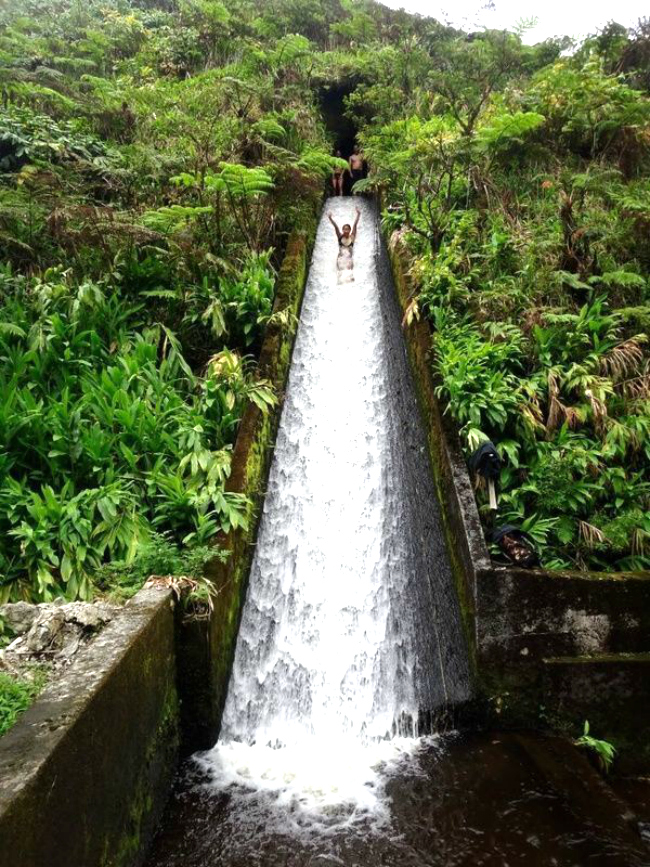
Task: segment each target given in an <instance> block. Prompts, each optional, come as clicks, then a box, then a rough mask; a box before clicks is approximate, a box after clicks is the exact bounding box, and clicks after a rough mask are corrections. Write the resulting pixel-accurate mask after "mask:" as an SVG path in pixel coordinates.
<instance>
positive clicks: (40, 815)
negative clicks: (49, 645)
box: [0, 589, 179, 867]
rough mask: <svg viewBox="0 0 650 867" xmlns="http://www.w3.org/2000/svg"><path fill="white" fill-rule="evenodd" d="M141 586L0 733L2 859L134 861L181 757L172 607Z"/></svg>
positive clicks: (28, 866)
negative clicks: (32, 702) (100, 631)
mask: <svg viewBox="0 0 650 867" xmlns="http://www.w3.org/2000/svg"><path fill="white" fill-rule="evenodd" d="M172 607H173V602H172V598H171V594H170V593H169V591H163V590H156V589H145V590H141V591H140V592H139V593H138V594H137V595H136V596H135V597H134V599H133V600H131V602H129V604H128V605H127V606H125V608H124V610H123V611H122V612H121V613H120V614H119V615H118V616H117V617H116V618H115V620H113V621H112V622H111V623H110V624H109V625H108V626H107V627H106V628H105V629H104V630H103V631H102V633H101V634H100V635H99V636H98V637H97V638H96V639H95V641H94V642H93V644H92V645H91V646H90V647H89V648H88V650H87V651H85V652H84V653H83V654H82V655H81V656H80V657H79V658H78V659H76V660H75V662H74V663H73V664H72V666H71V667H70V669H69V670H68V671H67V672H66V673H65V674H64V675H63V676H62V677H61V678H60V679H59V680H57V681H56V682H55V683H53V684H52V686H50V687H48V688H47V689H45V691H44V692H43V693H42V694H41V696H40V697H39V698H38V700H37V701H36V702H35V703H34V704H33V705H32V707H31V708H30V709H29V710H28V711H27V712H26V713H25V714H24V716H23V717H22V718H21V719H20V720H19V721H18V722H17V723H16V725H15V726H14V727H13V728H12V729H11V730H10V731H9V732H8V733H7V734H6V735H5V736H4V737H3V738H1V739H0V784H1V788H0V862H1V863H2V864H6V865H11V867H126V865H134V864H137V863H139V862H140V861H141V860H142V858H143V856H144V852H145V850H146V847H147V845H148V843H149V842H150V840H151V838H152V837H153V834H154V831H155V829H156V826H157V824H158V822H159V820H160V817H161V815H162V811H163V808H164V806H165V803H166V801H167V798H168V794H169V791H170V788H171V782H172V779H173V775H174V772H175V769H176V764H177V756H178V720H179V711H178V700H177V694H176V684H175V651H174V613H173V610H172Z"/></svg>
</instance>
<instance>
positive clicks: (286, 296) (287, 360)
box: [178, 214, 317, 753]
mask: <svg viewBox="0 0 650 867" xmlns="http://www.w3.org/2000/svg"><path fill="white" fill-rule="evenodd" d="M316 226H317V215H316V214H314V215H313V217H312V218H311V219H310V220H309V221H308V222H307V224H306V225H305V226H304V227H303V229H302V230H301V231H296V232H294V233H293V234H292V235H291V237H290V238H289V242H288V244H287V250H286V253H285V257H284V260H283V263H282V266H281V268H280V272H279V274H278V279H277V284H276V296H275V303H274V307H273V313H274V314H280V313H284V312H285V311H286V313H287V314H288V315H287V316H285V317H282V318H279V317H274V319H272V321H271V323H270V324H269V327H268V328H267V331H266V335H265V337H264V342H263V344H262V349H261V353H260V359H259V366H258V374H259V376H260V378H265V379H268V380H270V381H271V383H272V384H273V387H274V389H275V392H276V394H277V396H278V405H277V406H276V407H275V408H274V409H273V410H272V411H271V412H268V413H267V414H263V413H262V412H261V411H260V410H259V409H258V408H257V406H255V405H254V404H253V403H252V402H251V403H250V404H249V405H248V406H247V408H246V410H245V412H244V415H243V418H242V420H241V424H240V426H239V432H238V434H237V441H236V443H235V448H234V452H233V458H232V470H231V475H230V478H229V480H228V485H227V489H228V490H229V491H233V492H236V493H242V494H246V496H247V497H249V498H250V500H251V501H252V504H253V516H252V519H251V521H250V524H249V527H248V529H247V530H236V531H235V532H232V533H229V534H228V535H224V536H221V537H220V538H219V539H218V540H217V542H218V545H219V547H220V548H221V549H222V550H226V551H228V552H229V557H228V559H227V560H226V561H225V562H222V561H221V560H220V559H219V558H215V560H214V561H213V562H212V563H210V564H209V565H208V569H207V577H208V578H209V579H210V580H211V581H213V582H214V585H215V588H216V592H217V595H216V598H215V600H214V602H215V604H214V610H213V611H212V613H211V615H210V617H209V619H207V620H203V621H194V622H191V621H190V622H181V623H179V629H178V670H179V678H178V685H179V692H180V696H181V721H182V733H183V737H182V749H183V752H184V753H191V752H194V751H195V750H201V749H208V748H209V747H211V746H212V745H213V744H214V743H215V741H216V739H217V737H218V735H219V727H220V725H221V716H222V713H223V707H224V704H225V700H226V691H227V688H228V680H229V678H230V671H231V669H232V662H233V657H234V652H235V644H236V640H237V632H238V630H239V622H240V618H241V611H242V606H243V601H244V598H245V596H246V589H247V583H248V574H249V572H250V566H251V561H252V556H253V550H254V545H255V539H256V536H257V527H258V522H259V516H260V514H261V506H262V502H263V499H264V490H265V487H266V481H267V479H268V473H269V469H270V464H271V456H272V453H273V445H274V443H275V436H276V433H277V427H278V423H279V419H280V414H281V410H282V403H283V397H284V388H285V385H286V380H287V376H288V373H289V366H290V364H291V355H292V351H293V344H294V340H295V336H296V332H297V327H298V317H299V315H300V308H301V304H302V298H303V294H304V290H305V284H306V281H307V274H308V270H309V262H310V257H311V250H312V246H313V242H314V238H315V235H316Z"/></svg>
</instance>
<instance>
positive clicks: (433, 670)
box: [200, 198, 466, 815]
mask: <svg viewBox="0 0 650 867" xmlns="http://www.w3.org/2000/svg"><path fill="white" fill-rule="evenodd" d="M357 204H358V205H359V207H360V208H361V210H362V215H361V221H360V225H359V231H358V236H357V241H356V243H355V247H354V271H353V274H354V280H353V281H352V282H350V281H349V280H345V281H341V279H340V275H338V274H337V269H336V259H337V240H336V236H335V233H334V230H333V228H332V227H331V225H330V224H329V222H328V221H327V219H326V215H325V214H324V215H323V218H322V219H321V223H320V227H319V231H318V236H317V240H316V245H315V250H314V256H313V261H312V266H311V270H310V276H309V281H308V284H307V289H306V294H305V300H304V304H303V309H302V314H301V321H300V326H299V330H298V336H297V340H296V346H295V349H294V355H293V361H292V367H291V372H290V377H289V383H288V389H287V395H286V401H285V405H284V409H283V413H282V418H281V423H280V429H279V434H278V439H277V444H276V449H275V455H274V460H273V465H272V468H271V474H270V479H269V485H268V493H267V496H266V500H265V504H264V511H263V515H262V520H261V525H260V530H259V535H258V541H257V548H256V552H255V557H254V562H253V567H252V572H251V577H250V584H249V589H248V597H247V600H246V605H245V609H244V614H243V620H242V624H241V629H240V633H239V638H238V644H237V650H236V655H235V662H234V669H233V673H232V677H231V681H230V686H229V692H228V698H227V703H226V708H225V713H224V719H223V726H222V731H221V736H220V740H219V742H218V743H217V745H216V746H215V748H214V749H213V750H212V751H210V752H209V753H207V754H205V755H204V756H202V757H201V759H200V762H201V764H202V765H203V766H204V767H206V768H207V769H208V770H209V771H210V775H211V779H212V781H213V785H216V786H217V787H219V788H226V787H231V789H230V790H231V791H232V792H234V793H235V794H236V793H237V792H239V793H240V795H242V797H243V794H244V793H246V792H248V793H251V792H253V793H256V794H260V793H265V794H266V795H268V797H269V798H270V800H271V801H273V802H275V803H276V804H278V805H284V806H291V808H292V809H296V808H302V809H303V810H305V811H311V812H312V813H313V812H318V811H321V812H322V811H325V812H327V811H328V810H331V808H332V807H333V806H337V805H348V806H349V805H352V808H353V812H354V814H355V815H359V814H368V813H372V812H375V813H377V814H378V813H381V812H382V810H383V808H384V806H385V804H384V802H383V799H382V792H383V788H382V787H383V783H382V779H384V775H383V772H382V769H383V770H384V771H385V769H386V767H387V763H388V766H390V764H391V763H393V764H394V763H395V761H398V760H399V759H400V756H402V755H403V754H404V752H406V753H408V752H410V750H411V749H412V748H413V746H414V744H415V741H414V739H413V736H414V735H415V734H417V721H418V714H419V712H420V711H422V710H423V709H424V710H431V709H432V708H434V707H436V706H440V705H443V704H445V703H446V702H447V701H448V700H449V699H450V698H453V699H457V698H458V697H459V693H458V689H457V690H456V692H455V693H454V694H453V695H452V696H451V697H450V695H449V684H448V683H447V681H448V679H449V666H450V662H449V660H450V659H451V668H452V669H454V666H455V671H452V675H453V679H454V682H455V683H458V682H459V681H463V679H464V681H463V684H462V687H461V688H460V693H462V695H461V696H460V697H461V698H463V697H465V690H466V673H465V670H464V669H463V664H462V662H461V663H458V662H455V661H454V659H453V656H454V652H453V647H452V645H454V642H456V643H457V640H458V624H457V619H454V613H453V612H452V613H451V614H450V613H449V612H443V615H442V616H441V620H442V619H443V617H445V618H448V619H450V621H451V622H452V632H454V638H453V640H451V642H450V639H448V637H445V636H444V635H442V637H441V620H439V619H438V611H439V609H440V605H438V604H437V602H436V598H435V597H436V589H435V587H436V581H435V580H434V577H432V576H434V573H435V575H437V574H438V573H439V572H440V562H442V563H443V566H444V569H443V571H444V570H445V569H446V571H445V576H444V580H445V581H447V583H449V575H448V571H449V570H448V566H447V564H446V560H444V557H445V555H444V551H443V548H442V542H441V540H440V539H439V538H438V541H437V546H438V547H437V550H435V551H433V553H432V554H431V555H430V554H427V552H426V551H424V552H423V548H426V547H427V546H428V542H427V538H428V537H427V532H429V531H430V527H429V530H427V528H426V527H425V526H424V525H425V524H426V523H427V521H430V512H431V509H432V504H431V503H426V502H422V500H423V498H426V497H427V496H429V497H431V496H433V495H432V488H431V484H430V479H429V481H428V482H427V483H426V484H424V485H423V488H422V489H420V488H418V486H417V485H416V484H415V482H414V481H413V474H414V471H413V470H412V467H411V464H412V462H413V459H414V458H413V454H415V460H416V462H417V461H419V462H422V460H424V461H425V462H426V458H423V456H422V455H421V454H420V452H422V451H423V446H422V445H421V444H420V441H419V440H418V441H417V444H416V445H414V444H413V442H411V441H410V440H409V436H407V435H406V434H405V424H406V428H407V429H408V428H410V426H411V425H418V424H419V421H418V420H417V412H416V409H415V405H414V401H413V398H412V393H411V392H409V395H410V397H409V396H407V398H408V400H410V401H411V403H410V404H409V406H407V408H406V410H405V409H404V406H403V405H401V404H400V401H402V402H403V401H404V400H405V399H407V398H405V397H404V394H403V390H404V389H403V385H402V384H401V379H400V376H401V374H399V375H398V373H397V372H396V370H395V365H396V364H397V362H396V360H395V359H396V356H395V352H394V350H393V349H392V348H391V344H390V341H389V340H388V339H387V332H388V329H389V327H390V323H388V322H387V316H386V313H385V309H384V307H383V306H382V302H381V293H380V291H379V288H380V287H379V282H378V278H377V262H378V256H377V253H378V235H377V224H376V218H375V214H374V210H373V208H372V206H371V205H369V204H368V203H366V202H364V201H361V200H357V199H350V198H343V199H330V203H329V209H331V210H332V211H333V213H334V217H335V219H336V220H337V222H338V223H339V225H341V224H342V223H344V222H350V223H352V222H353V218H354V207H355V206H356V205H357ZM346 276H349V275H346ZM384 306H385V305H384ZM398 361H399V359H398ZM400 363H402V364H403V360H402V361H401V362H400ZM405 412H406V413H412V418H410V419H408V420H407V422H406V423H405V420H404V418H403V416H404V413H405ZM416 439H417V438H416ZM409 450H410V452H409ZM407 452H409V454H407ZM423 472H424V474H425V475H427V474H428V469H427V468H425V469H424V471H423ZM418 484H420V483H418ZM414 486H415V488H417V490H414ZM423 515H424V517H423ZM427 527H428V525H427ZM434 530H435V531H436V532H437V536H438V537H439V536H440V532H439V528H437V529H436V528H435V527H434ZM428 547H431V546H428ZM431 557H433V562H432V561H431ZM443 560H444V562H443ZM438 561H440V562H438ZM447 592H449V591H447ZM439 601H440V602H442V603H443V607H445V608H449V605H448V600H439ZM423 624H424V626H423ZM459 672H460V674H459ZM233 784H235V786H234V788H233Z"/></svg>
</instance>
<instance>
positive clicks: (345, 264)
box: [327, 208, 361, 271]
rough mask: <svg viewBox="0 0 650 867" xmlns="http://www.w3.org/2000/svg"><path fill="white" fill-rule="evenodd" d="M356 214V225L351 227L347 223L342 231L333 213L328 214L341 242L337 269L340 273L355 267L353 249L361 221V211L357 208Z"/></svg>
mask: <svg viewBox="0 0 650 867" xmlns="http://www.w3.org/2000/svg"><path fill="white" fill-rule="evenodd" d="M356 212H357V216H356V219H355V221H354V225H353V226H351V225H350V224H349V223H345V224H344V225H343V228H342V229H339V227H338V226H337V225H336V222H335V221H334V217H333V216H332V212H331V211H330V212H329V213H328V214H327V217H328V219H329V221H330V223H331V224H332V225H333V226H334V231H335V232H336V237H337V238H338V242H339V254H338V256H337V257H336V267H337V268H338V269H339V271H351V270H352V268H353V267H354V260H353V258H352V248H353V247H354V242H355V241H356V238H357V226H358V225H359V219H360V218H361V211H360V210H359V209H358V208H356Z"/></svg>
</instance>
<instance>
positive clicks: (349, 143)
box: [319, 83, 366, 195]
mask: <svg viewBox="0 0 650 867" xmlns="http://www.w3.org/2000/svg"><path fill="white" fill-rule="evenodd" d="M353 90H354V84H351V83H348V84H331V85H329V86H325V87H323V88H322V89H321V91H320V94H319V99H320V105H321V112H322V117H323V121H324V122H325V128H326V129H327V131H328V133H329V134H330V136H331V138H332V140H333V148H332V152H333V153H336V151H340V152H341V156H342V157H343V159H346V160H347V159H348V158H349V157H350V154H351V153H352V150H353V148H354V146H355V144H356V137H357V127H356V125H355V123H354V122H353V121H352V120H350V118H349V117H347V116H346V114H345V97H346V96H348V94H350V93H352V91H353ZM365 175H366V166H365V164H364V173H363V177H365ZM352 184H353V178H352V176H351V174H350V173H349V172H345V174H344V175H343V194H344V195H350V193H351V191H352Z"/></svg>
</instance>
